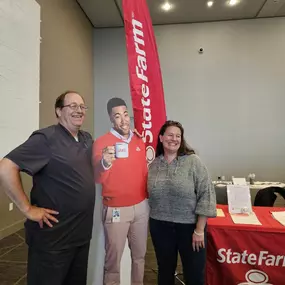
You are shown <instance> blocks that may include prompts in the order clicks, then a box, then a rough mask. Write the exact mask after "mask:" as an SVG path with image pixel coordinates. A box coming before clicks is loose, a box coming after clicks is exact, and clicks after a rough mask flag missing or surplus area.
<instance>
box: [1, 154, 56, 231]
mask: <svg viewBox="0 0 285 285" xmlns="http://www.w3.org/2000/svg"><path fill="white" fill-rule="evenodd" d="M0 188H1V189H4V191H5V192H6V194H7V196H8V197H9V198H10V199H11V200H12V201H13V202H14V203H15V205H16V206H17V207H18V208H19V210H20V211H21V212H22V213H23V214H24V215H25V216H26V218H27V219H29V220H33V221H36V222H39V224H40V227H43V222H44V223H46V224H47V225H48V226H49V227H52V224H51V223H50V222H49V220H52V221H54V222H56V223H58V220H57V219H56V218H55V217H53V216H52V214H53V215H56V214H58V212H56V211H53V210H49V209H44V208H38V207H34V206H32V205H31V204H30V202H29V199H28V197H27V195H26V194H25V191H24V189H23V185H22V181H21V177H20V169H19V167H18V166H17V165H16V164H15V163H14V162H13V161H11V160H9V159H7V158H4V159H3V160H1V161H0Z"/></svg>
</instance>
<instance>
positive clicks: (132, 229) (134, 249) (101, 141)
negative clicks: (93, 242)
mask: <svg viewBox="0 0 285 285" xmlns="http://www.w3.org/2000/svg"><path fill="white" fill-rule="evenodd" d="M107 112H108V115H109V117H110V120H111V122H112V124H113V127H112V129H111V131H110V132H108V133H107V134H105V135H104V136H102V137H100V138H98V139H97V140H96V141H95V143H94V148H93V163H94V166H95V177H96V182H97V183H100V184H102V196H103V204H104V205H103V214H102V216H103V225H104V232H105V248H106V256H105V266H104V285H119V284H120V263H121V258H122V254H123V251H124V247H125V244H126V240H127V239H128V242H129V247H130V250H131V258H132V276H131V280H132V285H142V284H143V277H144V263H145V262H144V258H145V253H146V242H147V230H148V227H147V225H148V216H149V206H148V201H147V200H146V198H147V191H146V184H147V163H146V153H145V145H144V142H143V141H142V139H141V138H140V137H139V136H137V135H136V134H133V132H132V131H131V130H130V116H129V113H128V110H127V106H126V103H125V101H124V100H122V99H120V98H112V99H110V100H109V102H108V104H107Z"/></svg>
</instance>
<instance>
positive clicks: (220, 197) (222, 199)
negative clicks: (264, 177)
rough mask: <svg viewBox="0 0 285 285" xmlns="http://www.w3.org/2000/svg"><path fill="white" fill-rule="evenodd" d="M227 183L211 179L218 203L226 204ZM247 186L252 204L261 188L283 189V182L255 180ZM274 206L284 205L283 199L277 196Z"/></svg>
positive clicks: (284, 185) (228, 182) (284, 184)
mask: <svg viewBox="0 0 285 285" xmlns="http://www.w3.org/2000/svg"><path fill="white" fill-rule="evenodd" d="M229 184H232V182H230V181H213V185H214V187H215V191H216V196H217V203H218V204H223V205H227V204H228V198H227V185H229ZM248 186H249V189H250V195H251V202H252V205H253V203H254V199H255V196H256V194H257V192H258V191H259V190H261V189H264V188H267V187H280V188H284V189H285V183H281V182H266V181H263V182H261V181H256V182H255V183H254V184H252V185H250V184H248ZM274 206H278V207H284V206H285V201H284V199H283V198H281V197H277V199H276V202H275V204H274ZM284 284H285V282H284Z"/></svg>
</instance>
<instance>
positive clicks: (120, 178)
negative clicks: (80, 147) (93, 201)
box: [93, 133, 147, 207]
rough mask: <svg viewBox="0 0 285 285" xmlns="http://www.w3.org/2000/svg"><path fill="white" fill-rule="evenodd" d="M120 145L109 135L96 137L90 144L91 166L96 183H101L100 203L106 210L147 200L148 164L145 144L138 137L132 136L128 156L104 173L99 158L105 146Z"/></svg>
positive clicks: (115, 162)
mask: <svg viewBox="0 0 285 285" xmlns="http://www.w3.org/2000/svg"><path fill="white" fill-rule="evenodd" d="M117 142H121V140H120V139H119V138H117V137H116V136H114V135H113V134H112V133H107V134H106V135H104V136H102V137H100V138H98V139H97V140H96V141H95V142H94V144H93V164H94V169H95V181H96V183H100V184H102V196H103V197H108V198H111V199H109V200H106V199H104V200H103V203H104V204H105V205H106V206H109V207H127V206H132V205H136V204H138V203H140V202H141V201H143V200H144V199H146V198H147V189H146V183H147V164H146V159H145V145H144V142H143V141H142V139H141V138H139V137H138V136H136V135H134V136H133V137H132V139H131V141H130V143H129V144H128V148H129V156H128V157H127V158H118V159H116V160H115V161H114V162H113V165H112V167H111V168H110V169H109V170H104V169H103V166H102V163H101V159H102V151H103V149H104V148H105V147H106V146H111V145H115V144H116V143H117Z"/></svg>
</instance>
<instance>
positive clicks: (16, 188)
mask: <svg viewBox="0 0 285 285" xmlns="http://www.w3.org/2000/svg"><path fill="white" fill-rule="evenodd" d="M86 110H87V107H86V105H85V103H84V100H83V98H82V97H81V96H80V95H79V94H78V93H77V92H73V91H67V92H65V93H63V94H62V95H60V96H59V97H58V98H57V99H56V102H55V113H56V117H57V119H58V124H57V125H53V126H50V127H47V128H44V129H41V130H38V131H35V132H34V133H33V134H32V135H31V136H30V137H29V139H28V140H27V141H26V142H24V143H23V144H22V145H20V146H18V147H17V148H16V149H14V150H13V151H11V152H10V153H9V154H8V155H7V156H6V157H5V158H4V159H3V160H2V161H1V162H0V188H1V189H4V190H5V191H6V193H7V195H8V196H9V197H10V198H11V200H12V201H13V202H14V203H15V204H16V205H17V207H18V208H19V210H20V211H21V212H22V213H23V214H24V215H25V216H26V218H27V221H26V223H25V228H26V242H27V244H28V245H29V255H28V278H27V279H28V285H51V284H52V285H86V275H87V260H88V252H89V243H90V239H91V232H92V224H93V210H94V202H95V186H94V175H93V168H92V161H91V157H92V155H91V152H92V143H93V140H92V137H91V135H90V134H89V133H87V132H84V131H81V130H80V127H81V125H82V124H83V121H84V118H85V113H86ZM20 171H23V172H26V173H27V174H29V175H31V176H32V177H33V188H32V190H31V199H30V201H29V199H28V198H27V196H26V194H25V192H24V190H23V186H22V183H21V179H20V175H19V173H20Z"/></svg>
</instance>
